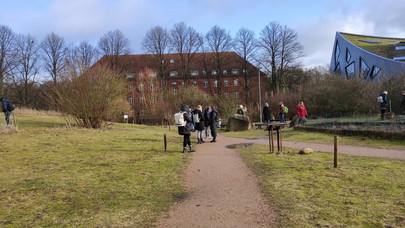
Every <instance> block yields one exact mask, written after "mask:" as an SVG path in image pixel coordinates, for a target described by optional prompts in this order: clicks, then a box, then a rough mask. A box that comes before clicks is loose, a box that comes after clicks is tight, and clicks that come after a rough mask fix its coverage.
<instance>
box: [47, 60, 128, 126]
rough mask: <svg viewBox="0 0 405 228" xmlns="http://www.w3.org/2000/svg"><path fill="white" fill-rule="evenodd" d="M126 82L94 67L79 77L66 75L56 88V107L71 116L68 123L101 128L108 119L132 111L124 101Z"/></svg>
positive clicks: (102, 69) (100, 68)
mask: <svg viewBox="0 0 405 228" xmlns="http://www.w3.org/2000/svg"><path fill="white" fill-rule="evenodd" d="M126 83H127V82H126V81H125V80H124V79H122V78H119V77H114V76H113V73H112V72H111V71H110V70H108V69H106V68H102V67H98V68H92V69H90V70H88V71H87V72H85V73H83V74H82V75H80V76H67V77H65V78H63V80H62V82H61V83H59V84H58V85H57V87H56V88H55V94H56V96H57V98H56V102H57V106H58V108H59V109H60V110H61V111H62V112H63V113H66V114H67V115H68V116H69V117H71V118H66V120H67V122H68V124H72V122H74V123H75V124H77V125H79V126H81V127H86V128H100V127H102V126H103V124H104V123H105V121H106V120H111V119H114V118H115V117H117V116H120V115H121V113H122V112H123V111H125V110H126V109H127V110H128V109H129V105H128V102H127V101H126V99H125V97H126V94H127V91H126V88H127V86H126Z"/></svg>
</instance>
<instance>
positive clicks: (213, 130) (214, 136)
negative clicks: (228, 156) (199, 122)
mask: <svg viewBox="0 0 405 228" xmlns="http://www.w3.org/2000/svg"><path fill="white" fill-rule="evenodd" d="M209 117H210V119H209V123H210V128H211V134H212V140H211V141H210V142H216V141H217V122H218V111H217V110H216V109H215V106H211V113H210V115H209Z"/></svg>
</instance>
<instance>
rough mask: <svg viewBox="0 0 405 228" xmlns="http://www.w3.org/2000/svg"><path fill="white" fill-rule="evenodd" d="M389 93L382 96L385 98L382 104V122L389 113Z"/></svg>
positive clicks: (385, 92) (383, 93)
mask: <svg viewBox="0 0 405 228" xmlns="http://www.w3.org/2000/svg"><path fill="white" fill-rule="evenodd" d="M387 94H388V92H387V91H384V92H382V93H381V94H380V96H382V98H383V102H382V103H380V111H381V120H384V119H385V112H386V111H387V108H388V100H387Z"/></svg>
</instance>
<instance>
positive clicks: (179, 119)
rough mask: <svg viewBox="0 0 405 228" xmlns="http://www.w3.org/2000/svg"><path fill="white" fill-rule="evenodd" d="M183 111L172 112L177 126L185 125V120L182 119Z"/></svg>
mask: <svg viewBox="0 0 405 228" xmlns="http://www.w3.org/2000/svg"><path fill="white" fill-rule="evenodd" d="M184 113H185V112H178V113H176V114H174V123H175V124H176V126H177V127H184V126H186V123H187V122H186V120H184Z"/></svg>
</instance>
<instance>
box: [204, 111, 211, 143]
mask: <svg viewBox="0 0 405 228" xmlns="http://www.w3.org/2000/svg"><path fill="white" fill-rule="evenodd" d="M211 111H212V110H211V107H210V106H207V107H206V108H205V110H204V120H205V121H204V127H205V138H206V139H208V138H210V137H211V129H210V113H211Z"/></svg>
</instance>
